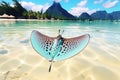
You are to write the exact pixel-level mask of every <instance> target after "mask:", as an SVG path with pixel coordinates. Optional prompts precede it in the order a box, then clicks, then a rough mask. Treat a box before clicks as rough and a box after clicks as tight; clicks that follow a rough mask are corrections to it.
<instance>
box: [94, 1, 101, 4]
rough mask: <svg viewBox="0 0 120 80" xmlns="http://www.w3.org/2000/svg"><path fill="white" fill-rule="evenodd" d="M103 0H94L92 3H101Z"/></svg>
mask: <svg viewBox="0 0 120 80" xmlns="http://www.w3.org/2000/svg"><path fill="white" fill-rule="evenodd" d="M102 2H103V0H95V1H94V4H100V3H102Z"/></svg>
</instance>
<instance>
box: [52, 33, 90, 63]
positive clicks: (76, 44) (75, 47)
mask: <svg viewBox="0 0 120 80" xmlns="http://www.w3.org/2000/svg"><path fill="white" fill-rule="evenodd" d="M89 39H90V35H89V34H86V35H82V36H79V37H75V38H68V39H66V38H64V43H63V45H62V46H61V49H60V51H59V52H58V54H57V55H56V56H55V58H54V61H59V60H64V59H68V58H70V57H73V56H74V55H76V54H78V53H79V52H81V51H82V50H83V49H84V48H85V47H86V46H87V44H88V42H89Z"/></svg>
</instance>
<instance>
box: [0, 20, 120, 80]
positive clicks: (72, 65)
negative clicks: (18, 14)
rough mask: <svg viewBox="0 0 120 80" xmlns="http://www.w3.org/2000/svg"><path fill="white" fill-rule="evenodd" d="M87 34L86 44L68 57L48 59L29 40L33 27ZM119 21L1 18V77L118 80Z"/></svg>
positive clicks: (46, 31)
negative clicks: (18, 19) (87, 40)
mask: <svg viewBox="0 0 120 80" xmlns="http://www.w3.org/2000/svg"><path fill="white" fill-rule="evenodd" d="M58 29H63V30H65V32H64V33H63V37H75V36H79V35H82V34H90V36H91V39H90V43H89V44H88V46H87V47H86V48H85V50H83V51H82V52H81V53H80V54H78V55H76V56H75V57H73V58H70V59H68V60H64V61H59V62H55V63H54V66H53V69H52V72H51V73H49V72H48V67H49V64H50V63H49V62H48V61H47V60H46V59H45V58H43V57H42V56H40V55H38V54H37V53H36V52H35V51H34V50H33V48H32V46H31V43H30V35H31V32H32V30H38V31H40V32H41V33H43V34H46V35H48V36H52V37H55V36H57V35H58ZM119 31H120V23H119V22H105V21H104V22H103V21H99V22H97V21H94V22H80V21H11V22H0V79H1V80H56V79H57V80H80V79H81V80H114V79H115V80H120V59H119V56H120V53H119V52H120V45H119V44H120V32H119Z"/></svg>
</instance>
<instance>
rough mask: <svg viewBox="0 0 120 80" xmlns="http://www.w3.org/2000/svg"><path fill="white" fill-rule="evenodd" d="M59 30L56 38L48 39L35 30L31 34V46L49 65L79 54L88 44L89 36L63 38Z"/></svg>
mask: <svg viewBox="0 0 120 80" xmlns="http://www.w3.org/2000/svg"><path fill="white" fill-rule="evenodd" d="M62 33H63V31H62V32H61V31H60V30H59V35H58V36H57V37H49V36H47V35H44V34H42V33H40V32H38V31H36V30H33V31H32V33H31V44H32V47H33V48H34V50H35V51H37V53H38V54H40V55H41V56H43V57H45V58H46V59H48V60H49V61H50V62H51V64H50V66H49V72H50V71H51V67H52V63H53V62H55V61H60V60H65V59H68V58H71V57H73V56H75V55H76V54H78V53H80V52H81V51H82V50H83V49H84V48H85V47H86V46H87V44H88V42H89V40H90V35H89V34H85V35H81V36H78V37H73V38H64V37H62Z"/></svg>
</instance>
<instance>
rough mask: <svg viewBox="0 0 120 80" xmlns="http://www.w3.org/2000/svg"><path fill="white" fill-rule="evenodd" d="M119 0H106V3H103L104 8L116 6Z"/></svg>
mask: <svg viewBox="0 0 120 80" xmlns="http://www.w3.org/2000/svg"><path fill="white" fill-rule="evenodd" d="M118 2H119V0H114V1H111V0H107V2H105V3H104V4H103V7H104V8H112V7H114V6H115V5H116V4H117V3H118Z"/></svg>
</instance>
